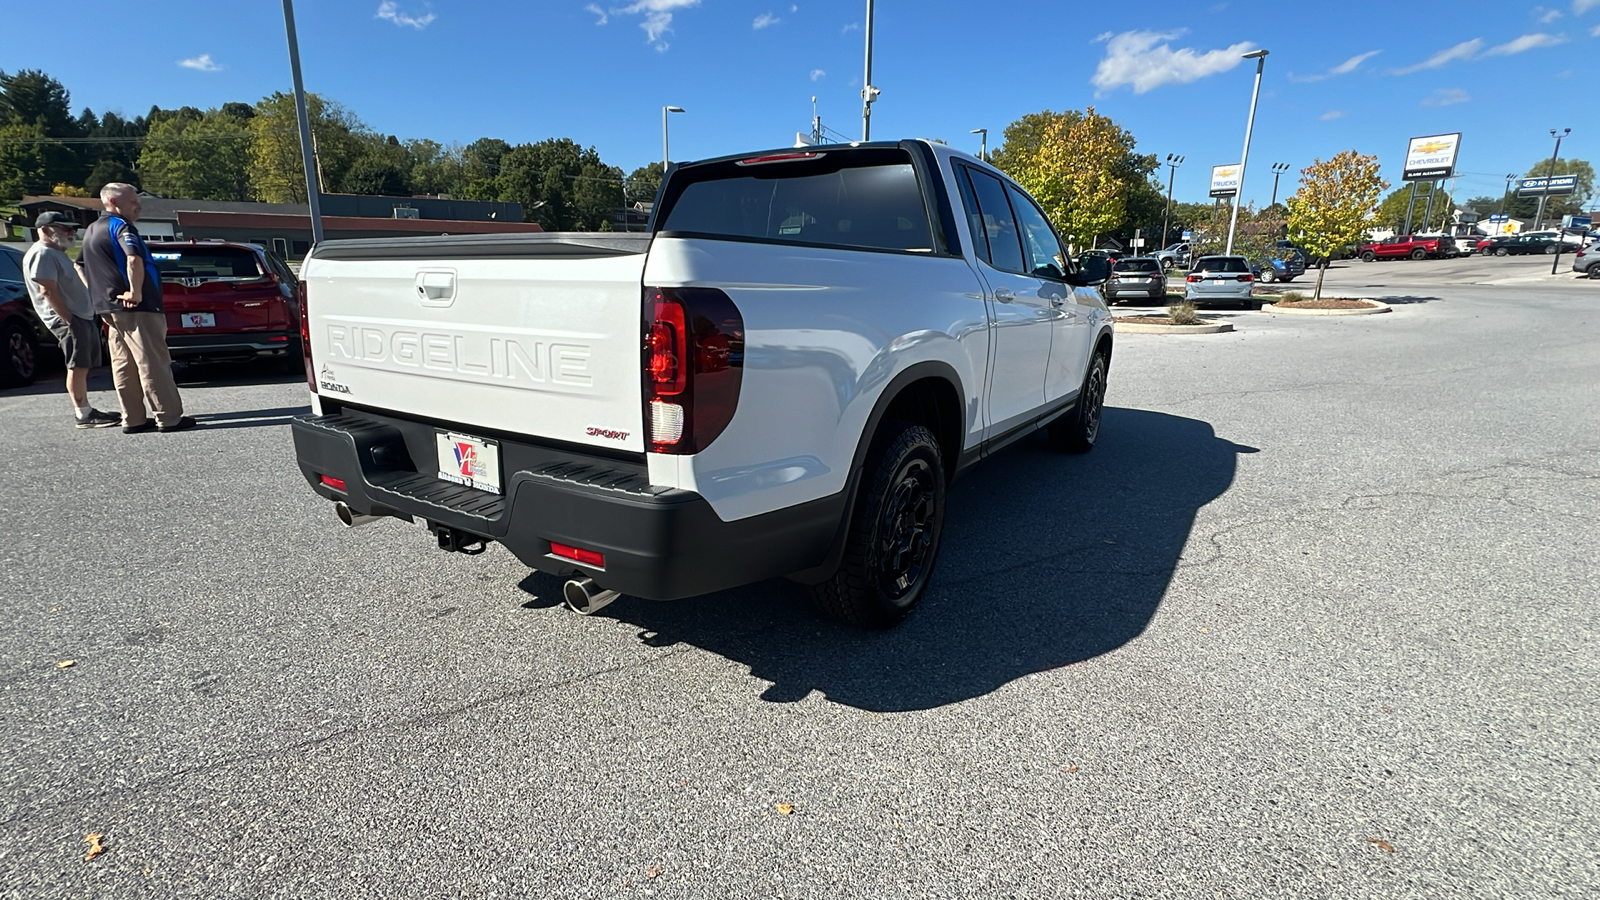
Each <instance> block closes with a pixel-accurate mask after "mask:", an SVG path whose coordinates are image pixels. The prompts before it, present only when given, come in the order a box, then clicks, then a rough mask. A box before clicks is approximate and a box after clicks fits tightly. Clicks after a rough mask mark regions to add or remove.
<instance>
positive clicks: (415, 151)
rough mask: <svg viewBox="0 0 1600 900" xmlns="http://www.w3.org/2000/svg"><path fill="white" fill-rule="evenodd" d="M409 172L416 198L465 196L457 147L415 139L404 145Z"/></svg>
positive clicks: (464, 174)
mask: <svg viewBox="0 0 1600 900" xmlns="http://www.w3.org/2000/svg"><path fill="white" fill-rule="evenodd" d="M405 151H406V159H407V160H408V162H409V164H410V167H411V171H410V173H409V176H410V177H409V181H410V183H411V189H412V190H413V191H415V192H417V193H419V194H449V195H451V196H461V195H464V194H465V192H466V188H467V179H466V172H465V169H464V168H463V165H462V151H461V148H460V147H459V146H452V147H445V146H444V145H442V144H440V143H439V142H438V141H430V140H426V139H414V140H409V141H406V142H405Z"/></svg>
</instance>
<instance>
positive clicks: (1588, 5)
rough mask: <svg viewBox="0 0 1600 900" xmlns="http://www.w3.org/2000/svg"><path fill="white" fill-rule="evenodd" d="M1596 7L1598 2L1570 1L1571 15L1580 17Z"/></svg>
mask: <svg viewBox="0 0 1600 900" xmlns="http://www.w3.org/2000/svg"><path fill="white" fill-rule="evenodd" d="M1596 6H1600V0H1572V14H1573V15H1575V16H1581V15H1583V14H1584V13H1586V12H1588V11H1589V10H1591V9H1594V8H1595V7H1596Z"/></svg>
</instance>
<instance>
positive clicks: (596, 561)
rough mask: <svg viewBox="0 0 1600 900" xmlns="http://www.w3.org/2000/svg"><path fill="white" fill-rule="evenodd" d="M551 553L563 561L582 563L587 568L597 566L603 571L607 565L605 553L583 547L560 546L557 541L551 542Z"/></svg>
mask: <svg viewBox="0 0 1600 900" xmlns="http://www.w3.org/2000/svg"><path fill="white" fill-rule="evenodd" d="M550 553H551V555H553V556H559V557H561V558H562V559H570V560H572V561H573V562H581V563H583V564H584V565H586V566H597V567H599V568H602V569H603V568H605V565H606V555H605V554H604V553H600V552H598V551H595V550H585V549H583V548H581V547H570V546H568V545H566V544H558V543H556V542H555V541H551V542H550Z"/></svg>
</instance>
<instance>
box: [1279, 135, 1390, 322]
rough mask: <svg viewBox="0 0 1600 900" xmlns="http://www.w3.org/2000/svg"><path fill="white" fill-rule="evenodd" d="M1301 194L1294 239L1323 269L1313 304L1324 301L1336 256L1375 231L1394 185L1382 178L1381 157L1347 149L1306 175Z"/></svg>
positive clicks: (1293, 207)
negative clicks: (1324, 287) (1324, 286)
mask: <svg viewBox="0 0 1600 900" xmlns="http://www.w3.org/2000/svg"><path fill="white" fill-rule="evenodd" d="M1300 176H1301V177H1300V190H1298V191H1295V194H1294V196H1293V197H1290V198H1289V238H1290V240H1293V241H1294V242H1295V243H1296V244H1298V245H1299V246H1300V247H1301V248H1303V249H1304V250H1305V251H1306V252H1308V253H1310V254H1311V255H1312V256H1317V257H1321V258H1322V265H1320V266H1318V267H1317V289H1316V293H1315V294H1314V295H1313V299H1316V300H1320V299H1322V279H1323V277H1324V276H1325V275H1327V274H1328V261H1329V260H1330V259H1332V258H1333V254H1334V253H1335V252H1336V251H1338V250H1339V248H1341V247H1343V246H1344V245H1345V244H1348V243H1350V242H1352V241H1359V240H1361V239H1362V238H1363V237H1365V236H1366V233H1367V232H1368V231H1369V230H1370V229H1371V228H1372V222H1373V219H1374V217H1375V216H1376V215H1377V211H1378V200H1379V198H1381V197H1382V196H1383V192H1384V190H1385V189H1386V188H1388V187H1389V182H1387V181H1384V180H1383V178H1382V177H1380V176H1379V175H1378V158H1377V157H1376V156H1363V155H1362V154H1359V153H1357V152H1355V151H1354V150H1346V151H1344V152H1343V153H1340V154H1338V155H1337V156H1335V157H1334V158H1333V159H1330V160H1328V161H1327V162H1323V161H1322V160H1320V159H1319V160H1316V161H1314V162H1312V163H1311V165H1309V166H1306V167H1305V168H1304V169H1301V170H1300Z"/></svg>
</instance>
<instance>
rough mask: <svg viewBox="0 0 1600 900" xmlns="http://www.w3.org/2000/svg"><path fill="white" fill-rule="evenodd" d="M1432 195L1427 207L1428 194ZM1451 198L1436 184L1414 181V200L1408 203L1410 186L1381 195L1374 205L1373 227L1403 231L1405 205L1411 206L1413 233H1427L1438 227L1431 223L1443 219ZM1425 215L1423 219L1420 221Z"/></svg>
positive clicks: (1451, 203) (1447, 214)
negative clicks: (1376, 213)
mask: <svg viewBox="0 0 1600 900" xmlns="http://www.w3.org/2000/svg"><path fill="white" fill-rule="evenodd" d="M1430 194H1431V195H1432V198H1433V208H1432V210H1431V211H1430V210H1429V208H1428V199H1429V195H1430ZM1454 203H1455V201H1454V200H1453V199H1452V198H1451V196H1450V192H1449V191H1447V190H1444V189H1443V188H1442V187H1436V185H1435V183H1434V182H1429V181H1422V182H1417V200H1416V203H1415V205H1413V204H1412V203H1411V185H1409V184H1408V185H1405V186H1404V187H1400V188H1397V189H1395V190H1394V192H1392V193H1390V194H1389V196H1387V197H1385V198H1383V202H1382V203H1381V204H1379V205H1378V218H1377V223H1376V224H1377V227H1380V228H1388V229H1391V230H1393V231H1395V232H1402V231H1405V228H1406V208H1407V207H1408V206H1409V207H1410V208H1411V231H1412V232H1413V233H1420V234H1429V233H1432V232H1434V231H1438V230H1439V229H1438V228H1437V227H1435V223H1438V222H1442V221H1446V220H1447V219H1448V217H1449V215H1450V211H1451V210H1452V209H1454V208H1455V206H1454ZM1424 216H1426V221H1424Z"/></svg>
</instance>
